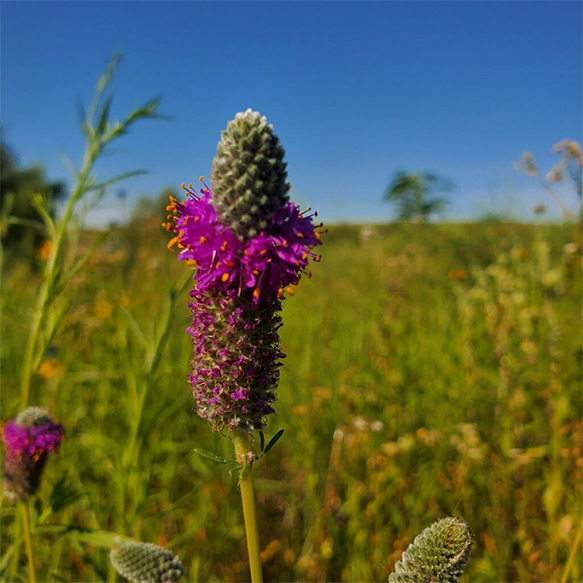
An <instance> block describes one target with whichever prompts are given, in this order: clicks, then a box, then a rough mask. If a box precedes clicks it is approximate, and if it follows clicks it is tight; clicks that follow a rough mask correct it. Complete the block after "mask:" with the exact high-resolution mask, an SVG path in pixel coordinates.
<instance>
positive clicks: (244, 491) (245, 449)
mask: <svg viewBox="0 0 583 583" xmlns="http://www.w3.org/2000/svg"><path fill="white" fill-rule="evenodd" d="M231 439H232V440H233V445H234V446H235V455H236V456H237V461H239V462H240V463H242V464H247V463H248V462H249V454H250V453H251V452H252V450H251V439H252V438H251V436H250V435H247V434H246V433H243V432H239V431H236V432H233V435H232V436H231ZM239 488H240V490H241V501H242V502H243V519H244V521H245V534H246V536H247V551H248V553H249V569H250V570H251V581H252V583H263V572H262V570H261V551H260V547H259V529H258V527H257V511H256V508H255V492H254V491H253V477H252V474H251V466H247V467H246V468H245V469H244V471H242V473H241V477H240V479H239Z"/></svg>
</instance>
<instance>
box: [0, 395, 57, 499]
mask: <svg viewBox="0 0 583 583" xmlns="http://www.w3.org/2000/svg"><path fill="white" fill-rule="evenodd" d="M62 440H63V426H62V425H61V424H60V423H56V422H55V421H53V420H52V419H51V418H50V417H49V415H48V414H47V412H46V411H45V410H44V409H39V408H38V407H29V408H28V409H25V410H24V411H23V412H22V413H20V414H19V415H18V417H17V418H16V419H15V420H12V421H8V422H7V423H6V424H5V426H4V430H3V432H2V441H3V442H4V448H5V456H4V490H5V495H6V497H7V498H8V499H10V500H12V501H16V500H26V499H27V498H28V497H29V496H31V495H33V494H34V493H35V492H36V491H37V490H38V487H39V485H40V479H41V476H42V473H43V471H44V467H45V465H46V462H47V460H48V457H49V455H50V454H51V453H52V452H53V451H55V450H56V449H57V448H58V447H59V445H60V444H61V442H62Z"/></svg>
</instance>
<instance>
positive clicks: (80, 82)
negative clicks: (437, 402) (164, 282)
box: [0, 2, 583, 222]
mask: <svg viewBox="0 0 583 583" xmlns="http://www.w3.org/2000/svg"><path fill="white" fill-rule="evenodd" d="M582 8H583V5H582V4H581V3H579V2H2V6H1V32H2V40H1V81H2V83H1V93H0V96H1V105H2V125H3V128H4V134H5V137H6V139H7V141H8V143H9V144H10V145H11V146H12V147H13V148H14V150H15V151H16V152H17V153H18V154H19V156H20V160H21V162H22V163H23V164H28V163H31V162H33V161H42V162H43V163H44V164H45V166H46V168H47V171H48V173H49V176H50V177H52V178H53V179H58V178H66V176H67V173H66V170H65V169H64V167H63V165H62V162H61V154H62V153H66V154H67V155H69V156H70V157H72V158H73V159H74V160H76V161H78V159H79V157H80V154H81V149H82V145H83V144H82V139H81V137H80V133H79V129H78V127H77V114H76V103H77V100H78V98H79V97H82V98H83V99H84V101H85V102H87V101H88V100H89V98H90V96H91V93H92V90H93V87H94V83H95V80H96V78H97V77H98V75H99V74H100V73H101V71H102V69H103V66H104V64H105V63H106V61H107V60H108V59H109V58H110V57H111V56H112V55H113V54H114V53H115V52H116V51H118V50H121V51H123V53H124V60H123V61H122V63H121V65H120V68H119V70H118V74H117V76H116V79H115V82H114V85H113V89H114V92H115V99H114V107H113V115H114V116H115V115H122V114H124V113H126V112H127V111H128V109H129V108H130V107H132V106H133V105H135V104H137V103H138V102H140V101H145V100H147V99H149V98H150V97H152V96H155V95H162V96H163V102H162V108H161V109H162V110H163V111H164V112H165V113H168V114H170V115H172V116H173V117H174V118H175V121H173V122H164V121H146V122H143V123H142V125H141V126H136V128H135V130H134V131H133V132H132V133H131V134H130V135H129V136H127V137H124V138H123V139H122V140H121V141H120V142H119V143H118V145H117V146H116V147H115V149H114V151H113V152H112V154H111V155H110V156H108V157H107V158H105V159H104V160H103V161H102V162H101V163H100V165H99V167H98V169H99V173H100V176H101V177H102V178H105V177H107V176H108V175H111V174H114V173H118V172H121V171H124V170H127V169H132V168H147V169H148V170H149V172H150V173H149V175H148V176H146V177H139V178H135V179H132V180H131V181H128V182H127V183H125V186H124V188H125V189H126V190H127V192H128V193H129V194H130V196H137V195H140V194H156V193H157V192H158V191H159V190H160V188H162V187H164V186H166V185H175V186H177V185H179V184H180V183H182V182H189V181H192V180H194V179H195V178H196V177H197V176H198V175H199V174H204V175H207V176H208V174H209V171H210V165H211V160H212V157H213V156H214V153H215V149H216V143H217V141H218V139H219V136H220V131H221V130H222V129H223V128H224V126H225V124H226V121H227V120H228V119H230V118H232V117H233V116H234V114H235V113H236V112H237V111H240V110H244V109H246V108H248V107H252V108H253V109H257V110H259V111H261V112H262V113H263V114H264V115H266V116H267V117H268V119H269V121H270V122H271V123H273V124H274V126H275V129H276V132H277V133H278V135H279V136H280V139H281V141H282V143H283V145H284V147H285V148H286V151H287V160H288V163H289V166H288V171H289V177H290V180H291V182H292V185H293V193H294V197H295V198H296V199H297V201H298V202H300V203H302V204H311V205H312V206H314V207H316V208H317V209H319V210H320V212H321V216H322V218H323V219H324V220H325V221H330V222H334V221H341V220H348V221H361V220H382V219H384V218H385V217H388V216H390V211H389V208H388V207H387V205H386V204H385V203H383V202H382V200H381V199H382V193H383V190H384V188H385V186H386V184H387V183H388V181H389V179H390V177H391V175H392V174H393V172H395V171H396V170H399V169H404V170H410V171H416V170H431V171H434V172H437V173H439V174H443V175H445V176H448V177H450V178H452V179H454V180H455V181H456V183H457V185H458V188H457V191H456V193H455V194H454V195H453V196H452V200H451V205H450V208H449V211H448V217H449V218H450V219H461V218H466V217H470V216H476V215H477V214H479V213H480V212H481V211H483V210H486V209H487V210H493V209H494V208H495V207H498V208H499V209H502V210H513V211H514V212H515V213H516V214H517V215H518V216H521V217H522V218H527V217H528V216H530V215H529V212H530V211H529V209H530V208H531V206H532V205H533V204H535V203H537V202H548V203H549V204H548V206H549V207H552V202H550V201H547V199H546V195H545V193H544V192H542V191H541V190H540V188H539V187H538V186H537V185H536V184H535V183H534V182H533V181H532V179H528V178H527V177H523V176H521V175H519V174H518V173H516V171H515V170H514V169H513V167H512V162H513V161H514V160H516V159H517V158H518V157H519V155H520V154H521V153H522V152H523V151H524V150H530V151H532V152H533V154H534V155H535V157H536V158H538V160H539V162H540V164H541V166H542V167H543V168H544V169H548V168H550V167H551V166H552V164H553V163H554V162H555V161H556V156H555V155H554V154H553V153H552V152H551V146H552V145H553V144H554V143H555V142H557V141H558V140H559V139H560V138H563V137H570V138H574V139H577V140H578V141H581V132H582V81H583V76H582V67H583V64H582V44H581V39H582V16H583V14H582ZM571 201H572V203H574V202H575V201H574V198H573V199H571ZM106 206H107V203H106ZM116 212H117V211H116V210H111V209H109V210H108V209H107V208H106V209H105V210H103V211H102V212H101V213H98V214H96V215H94V217H93V220H94V221H105V220H108V219H109V218H111V214H112V213H114V214H115V213H116Z"/></svg>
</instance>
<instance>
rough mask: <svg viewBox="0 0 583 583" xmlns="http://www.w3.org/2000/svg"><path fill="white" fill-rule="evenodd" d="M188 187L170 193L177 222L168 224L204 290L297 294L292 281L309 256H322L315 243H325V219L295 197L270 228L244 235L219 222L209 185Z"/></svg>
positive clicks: (254, 295) (256, 297)
mask: <svg viewBox="0 0 583 583" xmlns="http://www.w3.org/2000/svg"><path fill="white" fill-rule="evenodd" d="M186 191H187V193H188V195H189V196H188V198H187V200H185V201H183V202H178V201H177V200H175V199H173V198H171V200H170V204H169V205H168V210H170V211H172V212H174V213H175V217H174V225H168V226H169V227H170V230H172V231H174V232H175V233H176V236H175V237H174V238H173V239H171V241H170V246H173V245H174V244H178V247H179V249H181V251H180V253H179V254H178V259H180V260H181V261H186V263H187V264H189V265H192V266H197V270H196V280H197V288H198V289H199V290H201V291H207V290H211V289H215V290H220V291H223V292H224V293H226V294H228V295H230V296H231V297H240V296H241V295H244V296H245V295H249V294H248V292H249V291H250V292H251V300H252V301H253V302H254V303H257V302H259V301H260V300H265V301H270V300H273V299H274V298H281V297H282V296H284V294H285V293H286V292H287V293H288V294H290V295H293V289H292V288H291V287H290V286H292V285H295V284H297V283H298V282H299V278H300V275H301V274H302V273H305V272H306V271H305V270H306V267H307V266H308V262H309V260H310V259H313V260H314V261H316V262H318V261H320V255H318V254H316V253H314V251H313V249H314V248H315V247H316V246H318V245H320V236H321V234H320V232H319V231H318V230H317V229H318V228H319V227H321V225H314V223H313V222H312V216H310V215H308V216H306V215H305V213H302V212H300V210H299V208H298V207H296V206H295V205H294V204H293V203H286V204H285V205H284V206H283V207H281V208H278V209H276V210H275V211H274V212H273V216H272V217H271V224H270V225H269V230H266V231H261V232H260V233H259V234H258V235H257V236H255V237H252V238H249V239H246V240H244V241H242V240H240V239H239V238H238V237H237V236H236V235H235V233H234V232H233V231H232V230H231V229H230V228H229V227H228V226H226V225H223V224H221V223H220V222H219V220H218V218H217V212H216V210H215V209H214V207H213V198H212V194H211V192H210V189H208V187H205V188H204V189H203V190H202V193H201V194H200V195H199V193H198V192H196V191H195V190H194V189H193V188H192V187H190V186H189V187H188V188H187V189H186ZM314 216H315V215H314ZM165 225H167V224H166V223H165Z"/></svg>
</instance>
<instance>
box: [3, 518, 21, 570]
mask: <svg viewBox="0 0 583 583" xmlns="http://www.w3.org/2000/svg"><path fill="white" fill-rule="evenodd" d="M14 531H15V532H14V551H13V553H12V557H11V558H10V566H9V568H8V579H7V580H8V581H16V571H17V570H18V563H19V562H20V547H21V546H22V517H21V515H20V514H18V512H17V513H16V514H15V515H14Z"/></svg>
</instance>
